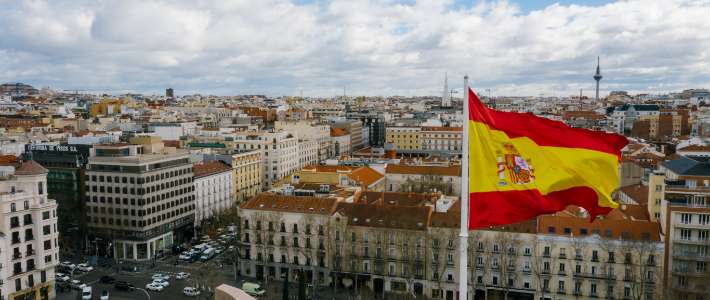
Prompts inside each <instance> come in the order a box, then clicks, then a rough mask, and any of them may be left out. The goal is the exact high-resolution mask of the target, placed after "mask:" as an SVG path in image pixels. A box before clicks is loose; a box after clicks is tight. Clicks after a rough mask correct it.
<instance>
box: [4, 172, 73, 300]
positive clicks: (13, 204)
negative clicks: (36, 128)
mask: <svg viewBox="0 0 710 300" xmlns="http://www.w3.org/2000/svg"><path fill="white" fill-rule="evenodd" d="M47 173H48V171H47V169H45V168H43V167H42V166H40V165H39V164H37V163H36V162H34V161H25V162H21V161H3V162H2V163H0V218H1V219H2V220H1V222H0V231H1V232H2V233H3V234H2V236H1V237H0V247H2V248H1V250H0V261H1V262H2V266H4V267H3V268H1V269H0V280H2V283H3V284H2V285H0V298H2V299H10V300H13V299H53V298H54V297H55V290H54V277H55V275H54V268H55V267H56V265H57V263H58V262H59V242H58V239H59V234H58V232H57V202H56V201H54V200H52V199H49V198H48V196H47Z"/></svg>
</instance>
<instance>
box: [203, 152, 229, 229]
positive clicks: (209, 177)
mask: <svg viewBox="0 0 710 300" xmlns="http://www.w3.org/2000/svg"><path fill="white" fill-rule="evenodd" d="M193 173H194V174H195V180H194V182H193V183H194V185H195V224H196V225H197V224H200V223H201V222H202V221H203V220H205V219H208V218H210V217H212V216H213V215H214V214H217V213H220V212H223V211H225V210H226V209H228V208H231V207H232V205H233V204H234V195H233V188H232V185H233V183H234V180H233V178H232V176H233V173H232V167H230V166H229V165H227V164H225V163H223V162H222V161H219V160H213V161H210V162H206V163H202V164H195V165H194V166H193Z"/></svg>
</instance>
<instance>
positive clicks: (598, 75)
mask: <svg viewBox="0 0 710 300" xmlns="http://www.w3.org/2000/svg"><path fill="white" fill-rule="evenodd" d="M594 80H595V81H596V82H597V96H596V100H597V101H599V81H601V80H602V72H601V70H600V69H599V56H597V73H596V74H594Z"/></svg>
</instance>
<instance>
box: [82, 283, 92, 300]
mask: <svg viewBox="0 0 710 300" xmlns="http://www.w3.org/2000/svg"><path fill="white" fill-rule="evenodd" d="M81 300H91V287H90V286H85V287H84V288H82V289H81Z"/></svg>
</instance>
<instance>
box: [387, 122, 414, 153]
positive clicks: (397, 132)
mask: <svg viewBox="0 0 710 300" xmlns="http://www.w3.org/2000/svg"><path fill="white" fill-rule="evenodd" d="M420 134H421V127H399V126H397V127H395V126H390V127H387V134H386V135H387V137H386V140H387V143H391V144H393V145H394V146H395V147H396V148H397V151H401V152H405V151H418V150H421V149H422V145H421V140H420V138H419V137H420Z"/></svg>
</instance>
